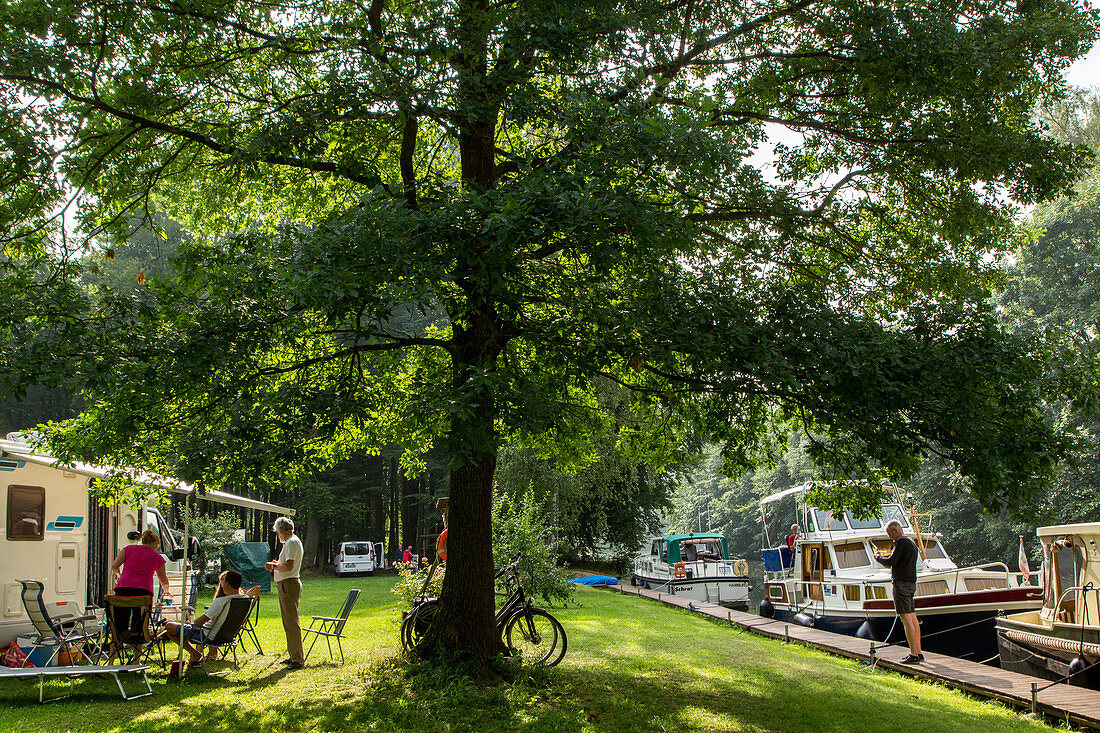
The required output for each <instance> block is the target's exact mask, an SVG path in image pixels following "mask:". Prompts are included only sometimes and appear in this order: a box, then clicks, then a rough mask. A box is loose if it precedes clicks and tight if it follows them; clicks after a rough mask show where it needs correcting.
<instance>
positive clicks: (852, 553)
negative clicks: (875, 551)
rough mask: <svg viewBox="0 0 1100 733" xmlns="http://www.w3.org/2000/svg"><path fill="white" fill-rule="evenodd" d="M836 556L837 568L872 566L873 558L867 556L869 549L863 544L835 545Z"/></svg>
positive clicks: (847, 543)
mask: <svg viewBox="0 0 1100 733" xmlns="http://www.w3.org/2000/svg"><path fill="white" fill-rule="evenodd" d="M833 552H834V553H835V554H836V566H837V567H838V568H842V569H844V568H859V567H863V566H865V565H870V564H871V558H870V557H869V556H868V555H867V548H866V547H865V546H864V544H863V543H862V542H845V543H844V544H840V545H834V546H833Z"/></svg>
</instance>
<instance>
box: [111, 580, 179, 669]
mask: <svg viewBox="0 0 1100 733" xmlns="http://www.w3.org/2000/svg"><path fill="white" fill-rule="evenodd" d="M103 603H104V604H105V609H106V614H107V643H106V646H107V647H108V648H109V649H110V656H109V657H108V658H107V662H108V663H110V662H112V661H113V660H114V658H115V655H116V654H117V655H118V657H119V659H124V657H125V654H126V647H130V648H131V653H130V664H138V662H136V661H134V660H135V659H136V658H137V656H138V654H140V653H141V650H142V648H143V647H144V646H145V645H146V644H155V645H156V646H158V647H159V648H160V659H161V667H163V666H164V665H165V660H164V644H163V642H154V640H153V629H152V626H151V623H152V617H153V597H152V596H104V597H103ZM122 608H133V609H137V613H138V614H139V620H138V624H137V626H138V627H137V628H135V627H134V624H133V623H131V625H130V626H129V627H128V628H125V629H120V628H118V625H117V624H116V623H115V622H116V619H115V609H122Z"/></svg>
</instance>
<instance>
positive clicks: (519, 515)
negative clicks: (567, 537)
mask: <svg viewBox="0 0 1100 733" xmlns="http://www.w3.org/2000/svg"><path fill="white" fill-rule="evenodd" d="M539 506H540V505H539V502H538V500H537V499H536V498H535V495H534V492H533V491H531V490H528V491H527V492H525V493H524V494H523V495H522V496H520V497H517V498H514V499H513V498H512V497H510V496H508V495H507V494H505V493H504V492H499V493H498V494H497V496H495V497H494V499H493V557H494V558H495V560H496V563H497V565H498V566H502V565H504V564H505V563H507V562H509V561H510V560H511V558H512V556H513V555H514V554H515V553H517V552H521V553H523V559H522V560H521V561H520V564H519V567H520V571H521V580H522V582H523V587H524V589H525V590H526V591H527V593H528V594H529V595H531V596H541V597H542V598H543V599H544V600H545V601H546V602H547V603H550V602H552V601H555V600H558V601H568V600H569V599H570V598H572V597H573V592H574V591H575V590H576V587H575V586H574V585H573V584H572V583H570V582H569V581H568V579H567V575H566V572H565V569H564V568H563V567H561V566H559V565H558V552H557V547H556V545H557V543H556V541H555V535H556V532H555V529H556V528H555V527H554V526H553V525H551V524H550V523H549V522H548V521H547V520H546V518H545V517H544V516H543V515H542V512H541V510H540V508H539Z"/></svg>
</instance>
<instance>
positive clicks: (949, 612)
mask: <svg viewBox="0 0 1100 733" xmlns="http://www.w3.org/2000/svg"><path fill="white" fill-rule="evenodd" d="M1041 601H1042V591H1041V590H1040V589H1037V588H1033V587H1029V588H1011V589H1005V590H1000V591H988V592H983V593H962V594H955V595H943V596H923V597H918V598H917V599H916V607H917V620H918V621H919V622H920V628H921V649H922V651H929V652H934V653H936V654H947V655H949V656H952V657H959V658H962V659H968V660H970V661H974V662H983V663H990V662H994V661H995V660H996V658H997V654H998V648H997V634H996V620H997V617H998V616H999V615H1001V614H1003V613H1004V612H1005V611H1006V610H1018V609H1020V608H1021V607H1025V608H1026V607H1036V608H1037V607H1038V605H1039V604H1040V603H1041ZM865 605H866V606H870V607H869V608H867V607H865V608H864V609H863V610H856V609H851V610H844V609H830V608H828V607H825V608H822V607H821V606H820V605H815V606H810V607H806V608H803V609H801V610H799V609H797V608H791V607H790V606H785V605H782V606H776V607H775V611H774V618H775V619H777V620H780V621H790V622H792V623H799V624H802V625H812V626H813V627H814V628H819V629H822V630H824V631H831V632H833V633H837V634H847V635H849V636H859V637H861V638H864V639H867V640H868V642H871V641H874V642H876V643H880V644H884V643H890V644H903V645H904V644H905V643H906V640H905V630H904V627H903V626H902V623H901V619H900V618H898V616H897V614H895V613H894V610H893V601H889V600H887V601H868V602H867V603H866V604H865Z"/></svg>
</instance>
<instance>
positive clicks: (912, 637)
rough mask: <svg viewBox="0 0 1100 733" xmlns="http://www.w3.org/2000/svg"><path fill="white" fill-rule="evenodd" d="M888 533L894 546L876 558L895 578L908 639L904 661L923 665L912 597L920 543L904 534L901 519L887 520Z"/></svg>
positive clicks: (896, 601)
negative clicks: (888, 551) (888, 552)
mask: <svg viewBox="0 0 1100 733" xmlns="http://www.w3.org/2000/svg"><path fill="white" fill-rule="evenodd" d="M886 534H887V535H888V536H889V537H890V539H891V540H893V541H894V549H893V551H892V552H891V553H890V554H889V555H879V554H878V553H877V552H876V553H875V559H876V560H878V561H879V562H880V563H882V564H883V565H885V566H886V567H888V568H890V578H891V580H893V581H894V610H895V611H896V612H897V614H898V616H899V617H901V625H902V626H903V627H904V628H905V638H906V640H907V641H908V642H909V653H908V654H907V655H905V656H904V657H902V659H901V663H902V664H920V663H921V662H923V661H924V655H923V654H921V650H920V624H919V623H918V622H917V609H916V606H914V605H913V596H914V595H915V594H916V592H917V545H916V543H915V542H913V540H911V539H909V538H908V537H906V536H905V532H904V531H903V530H902V528H901V522H899V521H898V520H896V519H891V520H890V521H889V522H887V523H886Z"/></svg>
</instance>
